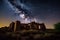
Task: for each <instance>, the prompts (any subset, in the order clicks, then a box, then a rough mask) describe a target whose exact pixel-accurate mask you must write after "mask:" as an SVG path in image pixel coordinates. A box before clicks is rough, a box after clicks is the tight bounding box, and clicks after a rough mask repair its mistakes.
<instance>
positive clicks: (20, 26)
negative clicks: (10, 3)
mask: <svg viewBox="0 0 60 40" xmlns="http://www.w3.org/2000/svg"><path fill="white" fill-rule="evenodd" d="M9 29H10V30H12V31H14V32H15V31H20V30H30V29H33V30H42V31H45V30H46V27H45V24H44V23H36V22H31V23H28V24H25V23H21V22H20V21H16V22H12V23H11V24H10V26H9Z"/></svg>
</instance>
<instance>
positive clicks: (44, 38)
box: [0, 31, 60, 40]
mask: <svg viewBox="0 0 60 40" xmlns="http://www.w3.org/2000/svg"><path fill="white" fill-rule="evenodd" d="M0 40H60V33H54V32H40V31H26V32H25V31H22V32H21V31H20V32H2V33H0Z"/></svg>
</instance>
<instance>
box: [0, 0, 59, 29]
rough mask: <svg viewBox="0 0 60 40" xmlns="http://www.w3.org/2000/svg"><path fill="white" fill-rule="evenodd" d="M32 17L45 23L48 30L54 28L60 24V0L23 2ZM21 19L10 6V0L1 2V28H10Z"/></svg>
mask: <svg viewBox="0 0 60 40" xmlns="http://www.w3.org/2000/svg"><path fill="white" fill-rule="evenodd" d="M22 1H23V2H24V3H23V4H25V5H26V6H27V9H28V10H29V11H31V12H32V13H31V14H30V15H32V16H34V17H36V18H38V19H39V22H44V23H45V25H46V27H47V28H54V26H53V25H54V24H55V23H58V22H60V1H59V0H22ZM18 19H20V18H19V17H17V16H16V15H15V12H14V10H13V9H12V8H11V7H10V5H9V4H8V0H0V27H4V26H8V25H9V24H10V23H11V22H12V21H16V20H18Z"/></svg>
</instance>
